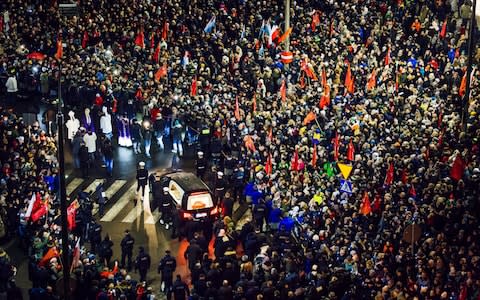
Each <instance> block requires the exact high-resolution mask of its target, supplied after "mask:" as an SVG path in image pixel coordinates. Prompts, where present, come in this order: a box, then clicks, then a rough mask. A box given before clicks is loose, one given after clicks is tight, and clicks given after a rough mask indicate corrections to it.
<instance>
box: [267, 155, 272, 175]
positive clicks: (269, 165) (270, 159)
mask: <svg viewBox="0 0 480 300" xmlns="http://www.w3.org/2000/svg"><path fill="white" fill-rule="evenodd" d="M272 167H273V166H272V155H271V154H270V153H269V154H268V157H267V162H266V164H265V173H267V175H271V174H272V170H273V169H272Z"/></svg>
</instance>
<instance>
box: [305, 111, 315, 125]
mask: <svg viewBox="0 0 480 300" xmlns="http://www.w3.org/2000/svg"><path fill="white" fill-rule="evenodd" d="M316 118H317V116H316V115H315V113H314V112H313V111H311V112H309V113H308V114H307V115H306V116H305V118H304V119H303V125H308V124H310V123H311V122H312V121H314V120H315V119H316Z"/></svg>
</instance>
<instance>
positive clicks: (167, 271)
mask: <svg viewBox="0 0 480 300" xmlns="http://www.w3.org/2000/svg"><path fill="white" fill-rule="evenodd" d="M176 268H177V260H176V259H175V257H173V256H172V255H171V253H170V250H167V251H165V256H164V257H163V258H162V260H160V263H159V264H158V270H157V271H158V273H159V274H162V283H161V289H162V292H165V291H166V292H167V293H169V292H170V291H171V289H172V286H173V273H174V272H175V269H176Z"/></svg>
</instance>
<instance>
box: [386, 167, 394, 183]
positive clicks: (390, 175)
mask: <svg viewBox="0 0 480 300" xmlns="http://www.w3.org/2000/svg"><path fill="white" fill-rule="evenodd" d="M393 173H394V168H393V162H391V163H390V165H389V166H388V170H387V175H386V176H385V182H384V184H385V185H391V184H392V183H393Z"/></svg>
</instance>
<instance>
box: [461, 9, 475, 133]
mask: <svg viewBox="0 0 480 300" xmlns="http://www.w3.org/2000/svg"><path fill="white" fill-rule="evenodd" d="M476 6H477V0H473V6H472V11H471V12H470V13H471V15H470V28H469V30H468V61H467V74H466V75H467V78H466V79H467V86H466V90H465V96H464V99H463V101H462V106H463V107H462V128H463V132H465V133H466V132H467V119H468V116H467V114H468V104H469V102H470V89H471V87H470V84H471V74H472V64H473V52H474V48H475V9H476Z"/></svg>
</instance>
